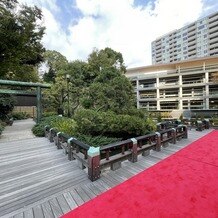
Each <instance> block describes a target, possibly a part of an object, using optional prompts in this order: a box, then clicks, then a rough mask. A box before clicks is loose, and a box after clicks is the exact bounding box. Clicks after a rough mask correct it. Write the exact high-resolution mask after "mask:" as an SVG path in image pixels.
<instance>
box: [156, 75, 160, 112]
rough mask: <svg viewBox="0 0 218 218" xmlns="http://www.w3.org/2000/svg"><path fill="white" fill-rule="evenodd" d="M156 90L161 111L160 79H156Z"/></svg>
mask: <svg viewBox="0 0 218 218" xmlns="http://www.w3.org/2000/svg"><path fill="white" fill-rule="evenodd" d="M156 89H157V110H160V89H159V77H157V78H156Z"/></svg>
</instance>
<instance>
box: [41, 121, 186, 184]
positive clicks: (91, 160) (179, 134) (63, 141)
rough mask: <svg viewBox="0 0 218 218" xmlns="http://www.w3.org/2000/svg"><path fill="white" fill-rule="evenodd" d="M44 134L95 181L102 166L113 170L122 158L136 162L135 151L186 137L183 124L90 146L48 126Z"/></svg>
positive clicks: (174, 141) (145, 153)
mask: <svg viewBox="0 0 218 218" xmlns="http://www.w3.org/2000/svg"><path fill="white" fill-rule="evenodd" d="M45 136H46V137H47V138H48V139H49V140H50V142H54V144H55V145H56V146H57V148H58V149H61V148H62V149H64V150H65V154H67V155H68V159H69V160H74V159H76V160H78V164H79V167H80V168H81V169H84V168H85V167H86V168H88V176H89V179H90V180H91V181H95V180H97V179H98V178H99V177H100V172H101V170H102V169H104V168H107V167H110V168H111V170H116V169H118V168H120V167H121V162H122V161H124V160H129V161H131V162H137V161H138V155H140V154H142V156H147V155H149V154H150V150H152V149H153V150H155V151H160V150H161V146H166V145H167V144H168V143H169V142H171V143H174V144H175V143H176V141H177V140H179V139H180V138H187V137H188V134H187V127H186V126H185V125H177V126H176V127H174V128H169V129H164V130H161V131H159V132H155V133H151V134H147V135H144V136H139V137H136V138H131V139H127V140H123V141H120V142H116V143H112V144H108V145H103V146H101V147H91V146H89V145H87V144H85V143H83V142H81V141H79V140H77V139H76V138H74V137H71V136H69V135H67V134H64V133H62V132H58V131H57V130H55V129H53V128H50V127H49V126H46V127H45Z"/></svg>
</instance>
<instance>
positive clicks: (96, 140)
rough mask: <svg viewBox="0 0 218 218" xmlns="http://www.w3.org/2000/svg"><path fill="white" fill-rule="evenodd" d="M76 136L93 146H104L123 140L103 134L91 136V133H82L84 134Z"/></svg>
mask: <svg viewBox="0 0 218 218" xmlns="http://www.w3.org/2000/svg"><path fill="white" fill-rule="evenodd" d="M76 138H77V139H78V140H79V141H81V142H83V143H85V144H88V145H90V146H93V147H98V146H103V145H107V144H111V143H114V142H117V141H120V140H121V139H120V138H112V137H106V136H102V135H99V136H91V135H82V134H79V135H77V136H76Z"/></svg>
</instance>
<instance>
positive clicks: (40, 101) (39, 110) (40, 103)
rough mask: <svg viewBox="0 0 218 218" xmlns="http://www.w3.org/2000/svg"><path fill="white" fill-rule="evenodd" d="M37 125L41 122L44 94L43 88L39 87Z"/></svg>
mask: <svg viewBox="0 0 218 218" xmlns="http://www.w3.org/2000/svg"><path fill="white" fill-rule="evenodd" d="M36 98H37V119H36V121H37V123H39V121H40V120H41V116H42V93H41V87H40V86H38V87H37V96H36Z"/></svg>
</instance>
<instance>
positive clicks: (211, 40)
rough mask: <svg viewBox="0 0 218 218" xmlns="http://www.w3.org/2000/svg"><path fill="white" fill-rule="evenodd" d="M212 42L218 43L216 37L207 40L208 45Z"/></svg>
mask: <svg viewBox="0 0 218 218" xmlns="http://www.w3.org/2000/svg"><path fill="white" fill-rule="evenodd" d="M214 42H217V43H218V37H214V38H211V39H209V43H210V44H211V43H214Z"/></svg>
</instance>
